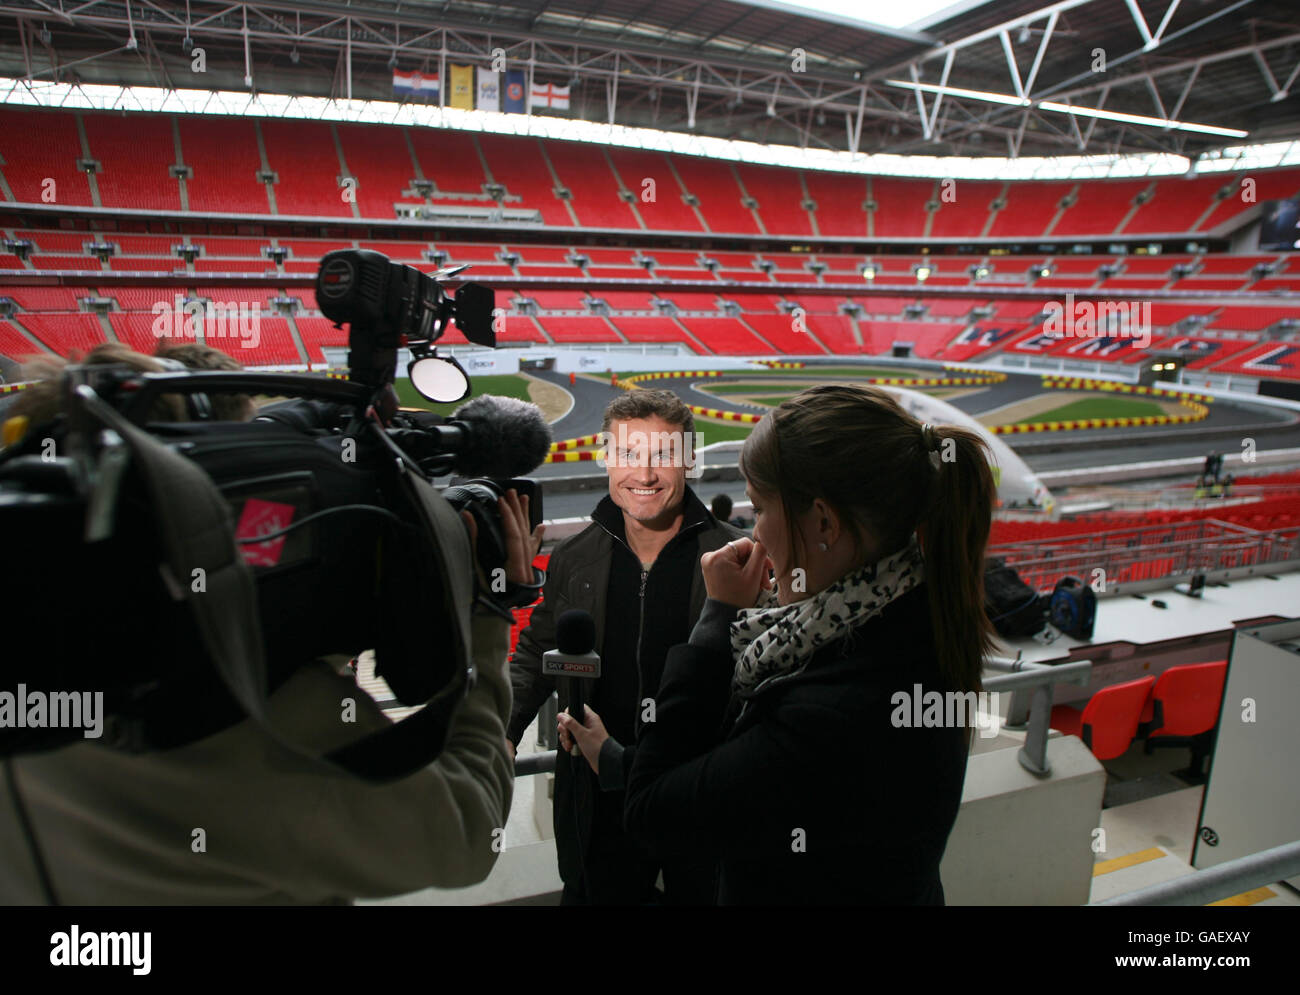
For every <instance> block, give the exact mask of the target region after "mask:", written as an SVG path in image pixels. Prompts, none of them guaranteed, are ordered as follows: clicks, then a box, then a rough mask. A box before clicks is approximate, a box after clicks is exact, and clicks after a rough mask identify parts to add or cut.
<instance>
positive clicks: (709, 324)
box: [677, 318, 772, 356]
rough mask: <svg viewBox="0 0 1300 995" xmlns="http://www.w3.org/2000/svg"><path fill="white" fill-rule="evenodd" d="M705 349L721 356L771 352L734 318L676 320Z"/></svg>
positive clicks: (755, 354) (758, 354) (757, 354)
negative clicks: (702, 344) (688, 330)
mask: <svg viewBox="0 0 1300 995" xmlns="http://www.w3.org/2000/svg"><path fill="white" fill-rule="evenodd" d="M677 320H678V321H680V322H681V323H682V324H683V325H684V326H686V327H687V328H688V329H690V331H691V333H692V334H693V335H694V336H695V337H696V338H698V339H699V340H700V341H701V342H702V343H704V345H705V346H706V347H708V348H709V349H711V350H713V351H714V352H716V353H720V354H722V355H733V356H762V355H766V354H768V353H770V352H771V351H772V350H771V349H770V348H768V347H767V346H765V345H764V344H763V343H762V342H760V341H759V340H758V339H756V338H754V335H753V333H751V332H750V331H749V329H748V328H746V327H745V326H744V325H743V324H741V322H740V321H739V320H738V319H736V318H678V319H677Z"/></svg>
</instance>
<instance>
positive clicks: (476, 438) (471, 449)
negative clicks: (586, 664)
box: [438, 394, 594, 638]
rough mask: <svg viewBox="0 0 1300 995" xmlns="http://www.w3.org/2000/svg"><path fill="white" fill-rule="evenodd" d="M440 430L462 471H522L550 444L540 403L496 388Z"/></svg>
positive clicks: (497, 474)
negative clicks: (499, 394)
mask: <svg viewBox="0 0 1300 995" xmlns="http://www.w3.org/2000/svg"><path fill="white" fill-rule="evenodd" d="M438 434H439V436H440V437H441V440H442V443H443V445H445V446H446V447H447V449H448V450H450V452H451V453H452V455H453V457H454V465H455V467H456V472H457V473H459V474H460V475H461V476H463V477H493V478H501V477H522V476H524V474H527V473H531V472H532V471H533V470H535V469H537V467H539V466H540V465H541V464H542V463H543V462H544V461H545V460H546V455H547V453H549V452H550V450H551V427H550V426H549V425H547V424H546V419H545V418H543V417H542V411H541V409H540V408H539V407H538V406H537V405H535V404H529V403H528V402H527V401H520V400H518V399H517V398H513V397H497V396H495V395H493V394H484V395H483V396H481V397H476V398H474V400H472V401H467V402H466V403H465V404H462V405H461V406H460V407H459V408H457V409H456V411H455V413H454V414H452V416H451V421H450V422H448V423H446V424H444V425H440V426H439V427H438ZM593 638H594V636H593Z"/></svg>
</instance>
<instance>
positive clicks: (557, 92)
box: [529, 83, 569, 111]
mask: <svg viewBox="0 0 1300 995" xmlns="http://www.w3.org/2000/svg"><path fill="white" fill-rule="evenodd" d="M529 99H530V101H531V102H532V106H533V107H534V108H542V107H547V108H550V109H551V110H561V111H567V110H568V109H569V88H568V87H567V86H556V85H555V84H554V83H534V84H533V88H532V91H531V92H530V93H529Z"/></svg>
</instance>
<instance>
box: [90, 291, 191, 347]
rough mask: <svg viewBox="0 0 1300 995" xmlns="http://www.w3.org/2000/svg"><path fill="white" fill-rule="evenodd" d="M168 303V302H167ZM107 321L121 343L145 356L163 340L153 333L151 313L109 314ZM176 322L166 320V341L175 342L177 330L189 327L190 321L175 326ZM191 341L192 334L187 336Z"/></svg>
mask: <svg viewBox="0 0 1300 995" xmlns="http://www.w3.org/2000/svg"><path fill="white" fill-rule="evenodd" d="M168 304H170V302H168ZM108 320H109V323H110V324H111V325H112V326H113V334H114V335H116V336H117V337H118V339H120V340H121V341H122V342H123V343H125V344H126V345H128V346H130V347H131V348H132V349H134V350H135V351H136V352H142V353H144V354H145V355H146V356H148V355H152V354H153V353H154V352H155V351H156V350H157V349H158V346H159V344H160V343H161V342H162V341H163V339H162V337H161V336H159V335H155V334H154V322H155V321H156V320H157V317H156V316H155V315H152V314H142V313H139V312H133V313H130V314H110V315H109V316H108ZM176 325H177V323H176V322H174V321H172V320H168V323H167V325H166V330H167V332H168V333H169V337H168V339H167V341H168V342H170V343H172V344H175V343H176V342H177V341H178V340H177V339H176V338H174V337H173V336H175V335H176V334H177V333H178V332H182V331H187V330H189V329H190V327H191V323H190V321H188V320H186V321H184V322H182V323H180V327H179V328H177V327H176ZM189 338H190V341H193V336H192V335H191V336H189Z"/></svg>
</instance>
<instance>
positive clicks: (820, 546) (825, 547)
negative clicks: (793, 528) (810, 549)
mask: <svg viewBox="0 0 1300 995" xmlns="http://www.w3.org/2000/svg"><path fill="white" fill-rule="evenodd" d="M817 547H818V548H819V549H820V550H821V551H822V552H823V553H824V552H826V550H828V549H830V547H829V546H827V545H826V543H824V542H819V543H818V544H817Z"/></svg>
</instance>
